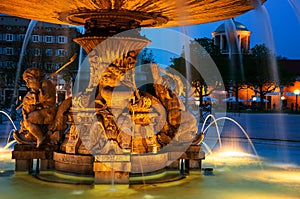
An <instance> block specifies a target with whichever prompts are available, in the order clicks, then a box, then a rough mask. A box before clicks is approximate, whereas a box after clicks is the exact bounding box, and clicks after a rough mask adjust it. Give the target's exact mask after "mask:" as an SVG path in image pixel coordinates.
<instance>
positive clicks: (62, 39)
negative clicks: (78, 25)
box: [57, 36, 67, 44]
mask: <svg viewBox="0 0 300 199" xmlns="http://www.w3.org/2000/svg"><path fill="white" fill-rule="evenodd" d="M57 42H58V43H59V44H65V43H67V37H66V36H58V37H57Z"/></svg>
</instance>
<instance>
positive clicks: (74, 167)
mask: <svg viewBox="0 0 300 199" xmlns="http://www.w3.org/2000/svg"><path fill="white" fill-rule="evenodd" d="M53 160H54V167H55V169H56V170H58V171H61V172H65V173H74V174H80V175H92V174H93V162H94V157H93V156H88V155H73V154H64V153H58V152H54V156H53Z"/></svg>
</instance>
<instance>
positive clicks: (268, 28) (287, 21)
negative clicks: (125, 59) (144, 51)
mask: <svg viewBox="0 0 300 199" xmlns="http://www.w3.org/2000/svg"><path fill="white" fill-rule="evenodd" d="M290 2H292V3H294V7H296V9H293V7H292V5H291V4H290ZM263 7H264V8H265V11H266V12H263V11H262V10H263V9H257V10H252V11H249V12H247V13H245V14H243V15H240V16H238V17H236V18H235V20H236V21H238V22H241V23H242V24H244V25H245V26H246V27H247V28H248V30H250V31H251V32H252V34H251V37H250V39H251V41H250V48H252V47H254V46H255V45H256V44H263V43H264V44H266V46H267V47H268V48H269V49H271V50H272V51H273V52H275V54H276V55H277V56H281V57H286V58H288V59H300V49H299V47H300V1H299V0H267V1H266V2H265V3H264V5H263ZM295 10H297V12H295ZM224 22H225V20H223V21H218V22H213V23H207V24H200V25H194V26H188V27H186V28H185V29H184V31H183V28H182V27H178V28H173V29H172V30H177V31H179V32H181V33H183V32H184V33H185V34H187V35H188V36H189V37H190V38H191V39H194V38H203V37H208V38H212V35H211V33H212V32H213V31H215V30H216V28H217V27H218V26H219V25H221V24H222V23H224ZM143 31H144V32H145V35H146V37H147V38H149V39H150V40H151V41H152V44H151V45H149V46H148V47H149V48H150V49H151V48H152V47H153V46H155V47H153V48H154V49H155V48H165V47H166V46H167V45H172V46H174V45H176V44H177V43H179V42H177V41H178V39H177V40H176V39H175V42H176V44H175V43H174V38H173V40H171V39H170V37H172V36H170V35H169V34H168V33H165V32H164V30H163V29H161V28H158V29H155V28H154V29H152V28H151V29H146V30H143ZM174 37H175V36H174ZM272 38H273V39H272ZM168 40H169V41H168ZM155 43H157V44H156V45H155ZM174 48H176V49H178V50H179V51H181V52H182V44H178V45H177V46H176V47H174ZM154 54H155V58H156V60H155V61H157V62H160V63H162V64H166V65H168V64H169V63H170V58H169V57H177V56H172V55H171V56H168V55H167V53H165V52H159V53H157V52H156V50H154ZM162 57H163V58H162Z"/></svg>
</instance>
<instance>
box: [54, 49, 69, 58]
mask: <svg viewBox="0 0 300 199" xmlns="http://www.w3.org/2000/svg"><path fill="white" fill-rule="evenodd" d="M56 56H58V57H65V56H68V51H67V50H65V49H57V50H56Z"/></svg>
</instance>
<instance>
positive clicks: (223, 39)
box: [212, 20, 251, 54]
mask: <svg viewBox="0 0 300 199" xmlns="http://www.w3.org/2000/svg"><path fill="white" fill-rule="evenodd" d="M232 21H233V23H230V22H229V21H226V22H225V23H223V24H221V25H220V26H219V27H217V29H216V30H215V31H214V32H212V38H213V40H214V44H215V45H216V46H219V47H220V50H221V53H222V54H228V53H229V52H230V51H229V50H230V48H231V50H232V52H235V50H234V48H235V49H236V47H234V46H232V45H231V46H229V45H228V44H229V43H235V42H232V41H234V39H236V38H237V40H236V41H237V44H238V46H239V48H240V52H241V53H242V54H248V53H249V51H250V35H251V31H249V30H248V29H247V27H246V26H245V25H244V24H242V23H240V22H237V21H235V20H232ZM233 25H234V26H235V27H233ZM234 30H236V32H235V31H234ZM226 35H228V37H227V36H226ZM227 38H228V39H227ZM229 39H230V41H231V42H228V40H229ZM236 53H238V51H237V52H236Z"/></svg>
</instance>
